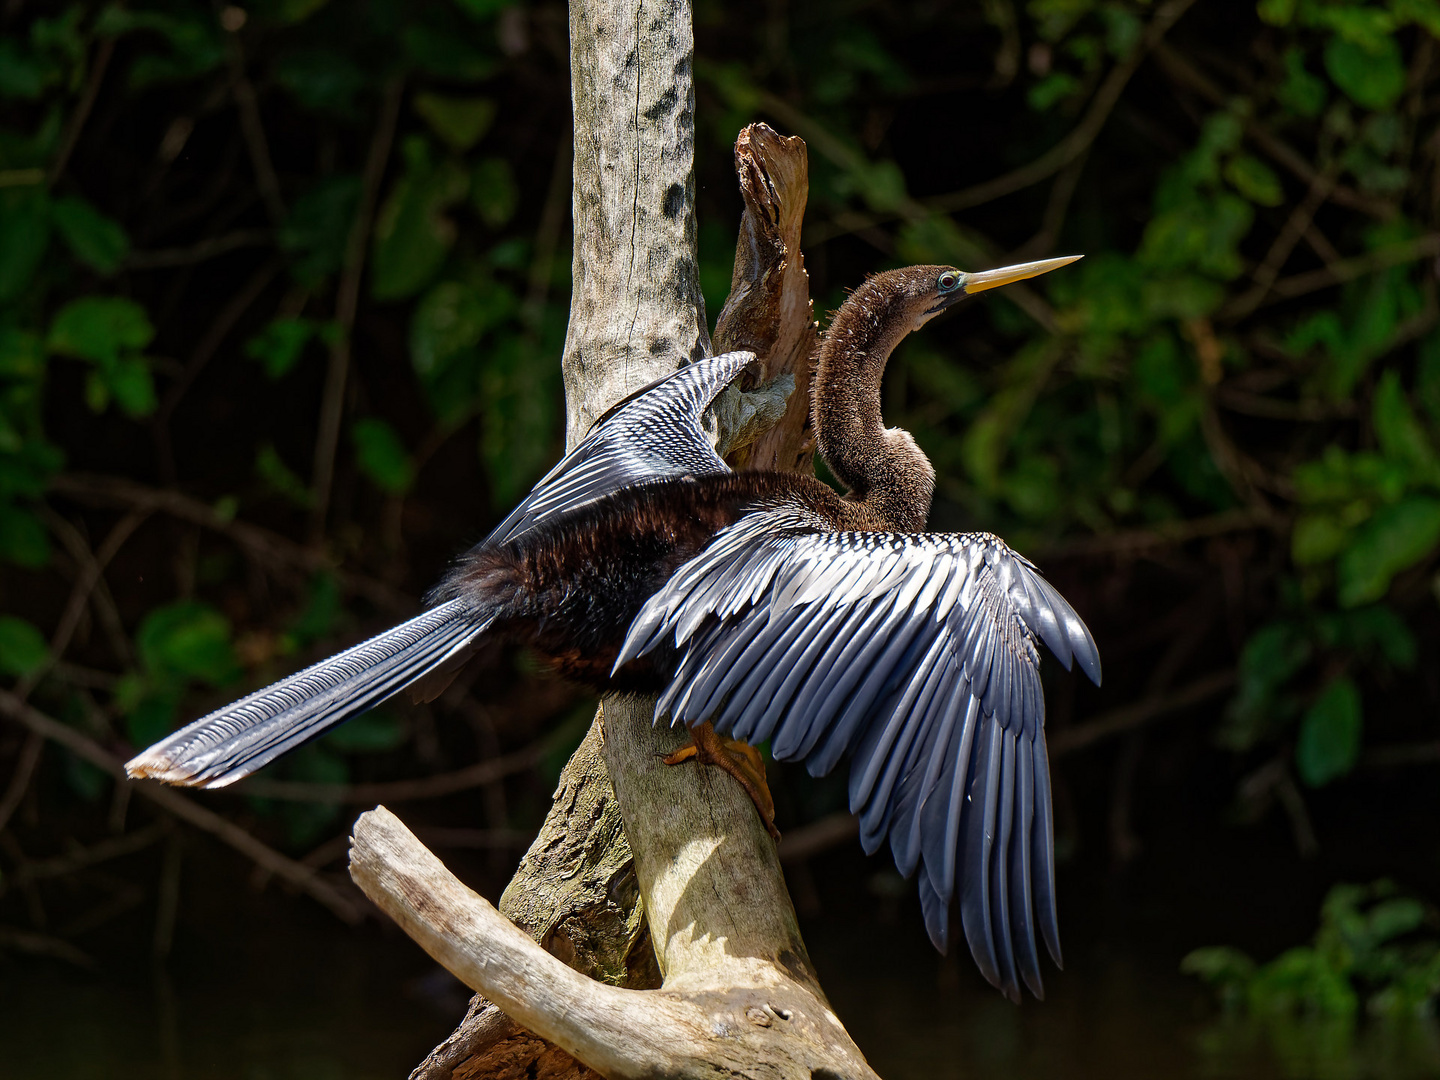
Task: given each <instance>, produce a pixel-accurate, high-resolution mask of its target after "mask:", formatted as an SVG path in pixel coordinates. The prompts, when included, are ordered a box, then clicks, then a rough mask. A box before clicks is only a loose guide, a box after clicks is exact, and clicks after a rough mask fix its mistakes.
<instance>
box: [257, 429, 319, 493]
mask: <svg viewBox="0 0 1440 1080" xmlns="http://www.w3.org/2000/svg"><path fill="white" fill-rule="evenodd" d="M255 471H256V472H257V473H259V475H260V479H261V480H263V481H264V482H265V485H266V486H267V487H268V488H270V490H271V491H273V492H275V493H276V494H277V495H279V496H281V497H282V498H284V499H285V500H286V501H288V502H291V503H294V504H295V505H296V506H299V507H309V506H310V501H311V495H310V488H309V487H308V486H306V484H305V481H304V480H301V479H300V477H298V476H296V475H295V473H294V472H293V471H292V470H291V469H290V466H288V465H286V464H285V461H284V459H283V458H281V457H280V454H279V452H278V451H277V450H276V449H275V447H273V446H271V445H270V444H269V443H265V444H264V445H263V446H261V447H260V449H259V451H258V452H257V453H256V454H255Z"/></svg>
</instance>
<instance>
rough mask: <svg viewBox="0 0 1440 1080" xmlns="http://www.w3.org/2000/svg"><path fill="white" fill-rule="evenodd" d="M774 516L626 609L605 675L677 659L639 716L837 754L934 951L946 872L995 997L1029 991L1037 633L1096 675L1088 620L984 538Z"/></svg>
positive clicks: (747, 520) (1035, 861)
mask: <svg viewBox="0 0 1440 1080" xmlns="http://www.w3.org/2000/svg"><path fill="white" fill-rule="evenodd" d="M826 529H827V526H826V523H825V522H824V520H823V519H821V518H819V517H818V516H817V515H815V514H814V513H813V512H811V511H809V510H806V509H805V508H803V507H801V506H798V505H792V504H788V503H787V504H784V505H779V506H776V507H774V508H771V509H766V510H761V511H758V512H755V513H752V514H750V515H747V516H746V517H744V518H742V519H741V520H740V521H739V522H737V523H736V524H735V525H733V526H731V527H730V528H728V529H726V530H724V531H723V532H721V533H720V534H719V535H718V536H717V537H716V538H715V540H714V541H712V542H711V544H710V545H709V546H708V547H707V548H706V549H705V551H703V552H702V553H701V554H700V555H698V556H696V557H695V558H694V559H692V560H691V561H689V562H688V563H686V564H685V565H683V566H682V567H681V568H680V569H679V570H677V571H676V572H675V574H674V575H673V576H672V577H671V579H670V580H669V582H667V583H666V585H665V587H664V588H662V589H661V590H660V591H659V592H658V593H656V594H655V595H654V596H653V597H652V598H651V599H650V600H649V601H648V602H647V603H646V605H645V607H644V608H642V609H641V612H640V614H639V615H638V616H637V617H636V619H635V621H634V623H633V624H632V626H631V629H630V632H629V635H628V637H627V639H626V642H625V645H624V647H623V649H622V650H621V654H620V658H619V660H618V661H617V664H616V666H617V667H618V666H620V665H621V664H624V663H627V662H629V661H630V660H632V659H634V658H636V657H638V656H641V655H643V654H645V653H647V652H649V651H651V650H652V649H655V648H662V647H672V646H673V647H674V648H675V649H676V650H677V655H678V661H677V666H676V668H675V675H674V677H673V679H672V681H671V682H670V684H669V686H668V688H667V689H666V691H665V693H664V694H663V695H662V696H661V698H660V701H659V704H658V705H657V707H656V718H657V720H658V719H659V718H661V717H663V716H666V715H668V716H670V717H671V719H672V721H674V720H681V721H684V722H686V723H688V724H698V723H700V722H701V721H703V720H710V721H712V722H713V723H714V725H715V729H716V730H717V731H719V732H720V733H722V734H727V735H730V736H732V737H734V738H737V739H743V740H744V741H746V742H749V743H752V744H758V743H762V742H764V741H765V740H767V739H769V740H770V745H771V752H772V753H773V754H774V756H775V757H776V758H777V759H779V760H803V761H804V762H805V763H806V766H807V767H808V769H809V770H810V772H811V773H812V774H814V775H822V774H824V773H827V772H829V771H830V770H831V769H832V768H834V767H835V765H836V764H837V763H838V762H839V761H840V759H841V758H842V757H843V756H845V755H846V754H850V755H852V758H853V760H852V763H851V773H850V808H851V810H852V811H853V812H855V813H858V814H859V815H860V824H861V839H862V842H863V843H864V846H865V849H866V850H867V851H869V852H874V851H875V850H876V849H877V848H878V847H879V846H880V844H881V843H882V842H883V840H884V839H885V837H886V836H887V835H888V836H889V838H890V844H891V847H892V849H893V850H894V853H895V859H896V863H897V865H898V866H899V867H900V869H901V870H902V871H903V872H904V873H905V874H907V875H908V874H910V873H912V872H913V871H914V870H915V869H916V867H917V865H921V866H922V867H923V868H922V872H921V875H920V897H921V902H922V905H923V907H924V912H925V922H926V927H927V929H928V930H929V932H930V936H931V938H932V940H934V941H935V943H936V945H937V946H938V947H940V948H942V949H943V948H944V947H945V945H946V942H947V939H948V936H949V923H948V919H949V905H950V901H951V899H952V898H953V897H954V895H955V893H956V886H957V878H958V885H959V899H960V910H961V921H962V925H963V927H964V931H965V937H966V939H967V941H968V943H969V945H970V950H971V952H972V954H973V955H974V956H975V959H976V962H977V963H978V964H979V966H980V969H981V971H982V972H984V973H985V975H986V976H987V977H988V978H989V979H990V981H991V982H993V983H995V985H997V986H999V987H1000V988H1001V989H1003V990H1004V991H1005V992H1006V993H1008V994H1010V995H1011V996H1012V997H1018V995H1019V982H1018V980H1017V974H1018V976H1019V978H1020V979H1023V980H1024V982H1025V984H1026V985H1027V986H1029V987H1030V989H1031V991H1032V992H1033V993H1035V994H1036V995H1037V996H1038V995H1039V994H1040V993H1041V992H1042V985H1041V980H1040V969H1039V960H1038V954H1037V951H1036V943H1035V922H1036V921H1037V920H1038V922H1039V927H1040V932H1041V935H1042V936H1043V937H1044V939H1045V943H1046V945H1047V947H1048V948H1049V951H1050V954H1051V956H1052V957H1053V958H1054V959H1055V961H1056V963H1057V964H1058V963H1059V962H1060V960H1059V958H1060V947H1059V939H1058V931H1057V928H1056V923H1055V893H1054V873H1053V844H1052V828H1051V815H1050V791H1049V765H1048V762H1047V759H1046V754H1045V731H1044V726H1045V703H1044V698H1043V696H1042V692H1041V686H1040V676H1039V654H1038V652H1037V650H1036V646H1035V642H1036V639H1039V640H1041V641H1044V642H1045V644H1046V645H1047V646H1048V647H1049V648H1050V650H1051V651H1052V652H1053V653H1054V654H1055V655H1056V657H1057V658H1058V659H1059V660H1060V662H1061V663H1062V664H1064V665H1065V667H1066V668H1067V669H1068V668H1069V667H1070V664H1071V661H1072V659H1076V660H1078V661H1079V662H1080V666H1081V667H1082V668H1083V669H1084V670H1085V672H1086V673H1087V674H1088V675H1089V676H1090V677H1091V678H1092V679H1094V680H1096V681H1097V682H1098V681H1099V678H1100V660H1099V654H1098V652H1097V651H1096V648H1095V642H1094V640H1093V639H1092V638H1091V636H1090V632H1089V631H1088V630H1087V629H1086V627H1085V624H1084V623H1083V622H1082V621H1081V620H1080V617H1079V616H1078V615H1077V614H1076V613H1075V612H1074V610H1073V609H1072V608H1071V607H1070V605H1069V604H1067V603H1066V602H1065V600H1064V599H1063V598H1062V597H1061V596H1060V594H1059V593H1058V592H1057V591H1056V590H1055V588H1054V586H1052V585H1050V583H1049V582H1047V581H1046V580H1045V579H1044V578H1043V577H1042V576H1041V575H1040V573H1039V571H1037V570H1036V569H1035V567H1034V566H1033V565H1031V564H1030V563H1029V562H1028V561H1027V560H1025V559H1024V558H1022V557H1021V556H1020V555H1017V554H1016V553H1015V552H1013V551H1011V550H1010V548H1009V547H1007V546H1006V545H1005V544H1004V543H1003V542H1002V541H1001V540H999V539H998V538H996V537H994V536H990V535H988V534H984V533H968V534H941V533H861V532H830V531H826Z"/></svg>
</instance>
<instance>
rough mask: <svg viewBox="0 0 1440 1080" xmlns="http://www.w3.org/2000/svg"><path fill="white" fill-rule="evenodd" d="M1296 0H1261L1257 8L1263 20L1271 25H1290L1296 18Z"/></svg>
mask: <svg viewBox="0 0 1440 1080" xmlns="http://www.w3.org/2000/svg"><path fill="white" fill-rule="evenodd" d="M1295 2H1296V0H1260V2H1259V3H1258V4H1257V5H1256V10H1257V12H1258V14H1259V15H1260V19H1261V21H1262V22H1267V23H1269V24H1270V25H1271V26H1289V25H1290V20H1291V19H1293V18H1295Z"/></svg>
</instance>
